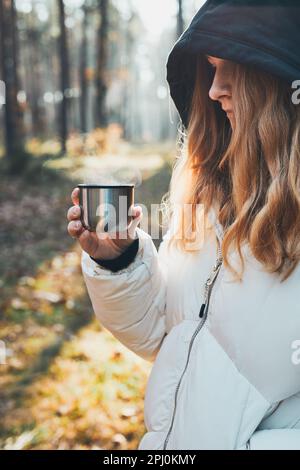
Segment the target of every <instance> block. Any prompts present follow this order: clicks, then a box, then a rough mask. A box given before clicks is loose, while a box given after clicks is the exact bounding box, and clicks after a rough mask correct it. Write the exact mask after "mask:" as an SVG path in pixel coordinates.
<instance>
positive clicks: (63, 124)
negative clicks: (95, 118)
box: [58, 0, 70, 152]
mask: <svg viewBox="0 0 300 470" xmlns="http://www.w3.org/2000/svg"><path fill="white" fill-rule="evenodd" d="M58 11H59V26H60V35H59V59H60V88H61V92H62V101H61V112H60V123H59V135H60V140H61V146H62V152H65V151H66V140H67V136H68V96H67V90H68V88H69V83H70V79H69V57H68V44H67V33H66V24H65V18H66V15H65V5H64V1H63V0H58Z"/></svg>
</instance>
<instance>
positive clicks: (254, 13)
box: [167, 0, 300, 127]
mask: <svg viewBox="0 0 300 470" xmlns="http://www.w3.org/2000/svg"><path fill="white" fill-rule="evenodd" d="M199 53H203V54H207V55H211V56H214V57H219V58H221V59H227V60H231V61H233V62H237V63H241V64H247V65H253V66H256V67H257V68H260V69H262V70H264V71H266V72H268V73H271V74H273V75H275V76H277V77H279V78H281V79H283V80H286V81H288V82H290V83H291V84H292V82H293V81H294V80H300V0H280V1H279V0H260V1H257V0H240V1H238V0H218V1H217V0H207V1H206V3H205V4H204V5H203V6H202V8H200V10H199V11H198V13H197V14H196V15H195V16H194V18H193V20H192V22H191V24H190V26H189V27H188V28H187V29H186V30H185V32H184V33H183V34H182V35H181V37H180V38H179V39H178V41H177V42H176V43H175V45H174V47H173V49H172V50H171V52H170V54H169V57H168V61H167V81H168V83H169V87H170V94H171V96H172V98H173V101H174V103H175V106H176V108H177V109H178V112H179V114H180V117H181V120H182V122H183V124H184V125H185V127H187V125H188V114H189V107H190V101H191V95H192V92H193V88H194V79H195V66H196V60H195V57H196V55H197V54H199Z"/></svg>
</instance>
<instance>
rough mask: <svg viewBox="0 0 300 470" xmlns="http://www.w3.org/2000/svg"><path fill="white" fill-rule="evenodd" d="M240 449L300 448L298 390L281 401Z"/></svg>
mask: <svg viewBox="0 0 300 470" xmlns="http://www.w3.org/2000/svg"><path fill="white" fill-rule="evenodd" d="M242 449H243V450H245V449H249V450H277V449H278V450H300V392H299V393H296V394H295V395H292V396H290V397H288V398H286V399H284V400H283V401H281V402H280V406H278V407H276V409H275V411H274V412H273V413H272V414H271V415H270V416H268V417H267V418H265V419H264V420H263V421H262V422H261V423H260V425H259V427H258V428H257V430H256V431H255V432H254V434H252V436H251V438H250V439H249V441H248V443H247V444H246V445H245V446H244V447H243V448H242ZM242 449H241V450H242Z"/></svg>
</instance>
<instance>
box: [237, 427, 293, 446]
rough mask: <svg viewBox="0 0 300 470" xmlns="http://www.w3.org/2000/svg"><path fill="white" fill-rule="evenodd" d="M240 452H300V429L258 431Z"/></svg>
mask: <svg viewBox="0 0 300 470" xmlns="http://www.w3.org/2000/svg"><path fill="white" fill-rule="evenodd" d="M238 450H300V429H264V430H262V431H256V432H255V433H254V434H252V436H251V438H250V439H249V441H248V442H247V444H245V445H244V446H243V447H240V448H239V449H238Z"/></svg>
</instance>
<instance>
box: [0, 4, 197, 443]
mask: <svg viewBox="0 0 300 470" xmlns="http://www.w3.org/2000/svg"><path fill="white" fill-rule="evenodd" d="M203 3H204V2H203V1H201V0H198V1H197V0H163V1H162V0H151V1H149V0H86V1H84V0H15V1H13V0H0V123H1V127H0V185H1V186H0V188H1V190H0V222H1V223H0V259H1V263H0V448H1V449H135V448H137V446H138V442H139V440H140V439H141V437H142V435H143V434H144V432H145V427H144V421H143V398H144V391H145V384H146V381H147V377H148V375H149V372H150V369H151V364H150V363H148V362H146V361H144V360H142V359H141V358H139V357H137V356H136V355H135V354H133V353H132V352H131V351H129V350H127V349H126V348H125V347H123V345H122V344H120V343H119V342H118V341H116V340H115V339H114V338H113V337H112V336H111V335H110V334H109V332H108V331H107V330H105V329H104V328H102V327H101V325H100V324H99V323H98V322H97V321H96V320H95V319H94V314H93V311H92V307H91V303H90V300H89V298H88V296H87V293H86V289H85V285H84V283H83V279H82V274H81V268H80V256H81V249H80V247H79V246H78V243H76V242H74V240H73V239H71V238H70V237H69V235H68V233H67V224H68V222H67V220H66V214H67V210H68V208H69V207H70V206H71V205H72V203H71V199H70V195H71V192H72V189H73V188H74V187H75V186H76V185H77V184H78V183H79V182H84V181H88V180H97V179H99V178H104V179H105V177H106V176H107V175H112V174H113V175H115V176H117V177H118V178H121V179H122V178H123V179H124V178H125V179H126V181H128V179H130V180H131V181H134V182H135V183H136V191H135V195H136V202H140V203H143V204H145V205H146V206H150V204H153V203H160V202H161V197H162V195H163V194H164V193H166V192H167V190H168V185H169V180H170V175H171V170H172V165H173V162H174V158H175V156H176V146H175V143H176V134H177V125H178V117H177V113H176V110H175V107H174V105H173V103H172V102H171V100H170V98H169V90H168V85H167V82H166V78H165V77H166V68H165V65H166V60H167V56H168V53H169V52H170V50H171V48H172V46H173V44H174V43H175V41H176V40H177V38H178V37H179V36H180V35H181V34H182V32H183V31H184V29H185V28H186V27H187V26H188V24H189V22H190V20H191V18H192V16H193V15H194V14H195V13H196V11H197V10H198V9H199V7H200V6H201V5H202V4H203ZM155 243H156V245H157V246H158V244H159V240H156V241H155Z"/></svg>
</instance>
